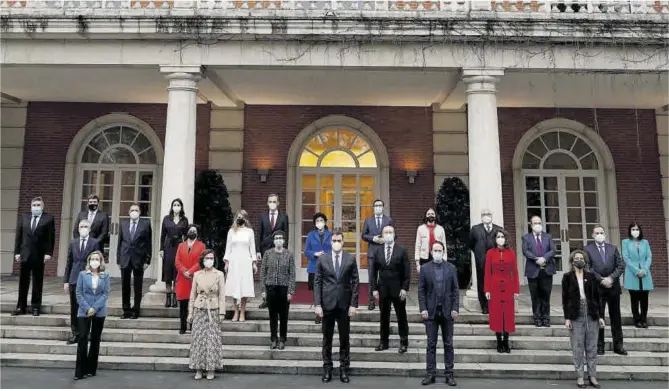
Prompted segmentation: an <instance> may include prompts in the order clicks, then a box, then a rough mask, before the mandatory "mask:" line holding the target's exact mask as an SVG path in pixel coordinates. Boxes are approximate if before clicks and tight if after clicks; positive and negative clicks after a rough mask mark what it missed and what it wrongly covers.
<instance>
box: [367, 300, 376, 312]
mask: <svg viewBox="0 0 669 391" xmlns="http://www.w3.org/2000/svg"><path fill="white" fill-rule="evenodd" d="M374 308H376V303H374V302H373V301H372V302H370V303H369V305H368V306H367V309H368V310H370V311H374Z"/></svg>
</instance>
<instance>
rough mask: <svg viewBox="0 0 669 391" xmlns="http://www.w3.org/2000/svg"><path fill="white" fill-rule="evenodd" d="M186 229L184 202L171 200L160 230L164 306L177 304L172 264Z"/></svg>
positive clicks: (174, 269)
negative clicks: (170, 205) (164, 288)
mask: <svg viewBox="0 0 669 391" xmlns="http://www.w3.org/2000/svg"><path fill="white" fill-rule="evenodd" d="M187 231H188V219H187V218H186V214H185V212H184V204H183V202H182V201H181V199H180V198H177V199H175V200H174V201H172V207H171V208H170V213H169V214H167V215H166V216H165V217H164V218H163V225H162V229H161V230H160V256H161V257H162V259H163V282H164V283H165V286H166V288H167V291H166V293H165V308H169V307H173V308H176V306H177V295H176V293H174V280H175V279H176V276H177V269H176V267H175V265H174V262H175V259H176V254H177V248H178V247H179V244H181V242H183V241H184V236H185V235H186V232H187Z"/></svg>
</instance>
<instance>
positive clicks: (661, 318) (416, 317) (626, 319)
mask: <svg viewBox="0 0 669 391" xmlns="http://www.w3.org/2000/svg"><path fill="white" fill-rule="evenodd" d="M15 306H16V303H8V302H4V303H2V304H0V312H2V313H7V314H8V313H10V312H11V311H13V310H14V308H15ZM255 307H256V308H250V309H249V310H248V311H247V312H246V319H247V320H253V319H255V320H266V319H269V313H268V311H267V310H261V309H258V308H257V306H255ZM228 308H230V304H228ZM553 308H554V311H553V313H552V315H551V322H552V323H553V324H555V325H559V324H563V323H564V317H563V315H562V311H561V310H559V308H558V306H556V305H553ZM462 311H463V312H462V314H461V315H460V318H459V322H461V323H472V324H487V323H488V315H483V314H481V313H470V312H466V311H465V310H464V309H463V310H462ZM651 311H652V309H651ZM42 313H43V314H62V315H69V313H70V305H69V304H67V303H62V304H47V305H42ZM407 313H408V318H409V322H410V323H422V319H421V317H420V313H419V312H418V307H415V306H413V307H408V308H407ZM109 314H110V315H111V316H121V315H122V314H123V310H122V309H121V307H120V306H119V305H118V304H116V303H112V304H110V306H109ZM231 314H232V312H231V311H227V313H226V316H227V318H228V319H230V318H231V317H232V316H231ZM379 316H380V315H379V311H378V309H377V310H374V311H369V310H367V309H366V308H360V309H359V311H358V314H357V315H356V316H355V320H356V321H359V322H378V321H379ZM141 317H142V318H156V317H158V318H178V317H179V310H178V309H177V308H164V307H148V306H146V307H143V308H142V311H141ZM314 318H315V315H314V312H313V309H310V308H309V306H306V305H295V306H291V308H290V315H289V319H291V320H305V321H309V320H313V319H314ZM391 319H395V315H394V314H391ZM622 322H623V325H634V320H633V318H632V316H631V314H623V317H622ZM608 323H609V321H608V318H607V324H608ZM516 324H527V325H529V324H532V316H531V315H530V313H529V312H527V310H522V311H519V312H518V313H517V315H516ZM648 325H649V326H669V316H668V315H667V314H666V313H665V314H653V313H651V314H649V315H648Z"/></svg>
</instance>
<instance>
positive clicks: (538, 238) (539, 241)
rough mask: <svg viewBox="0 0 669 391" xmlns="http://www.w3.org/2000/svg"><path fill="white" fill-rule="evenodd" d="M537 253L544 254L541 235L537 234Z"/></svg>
mask: <svg viewBox="0 0 669 391" xmlns="http://www.w3.org/2000/svg"><path fill="white" fill-rule="evenodd" d="M537 255H538V256H542V255H544V249H543V248H542V247H541V236H539V235H537Z"/></svg>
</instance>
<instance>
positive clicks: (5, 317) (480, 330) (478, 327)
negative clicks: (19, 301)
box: [0, 314, 669, 338]
mask: <svg viewBox="0 0 669 391" xmlns="http://www.w3.org/2000/svg"><path fill="white" fill-rule="evenodd" d="M0 324H2V325H6V326H57V327H65V326H69V324H70V317H69V315H62V314H46V315H41V316H38V317H34V316H11V315H10V314H0ZM288 327H289V332H291V333H293V332H294V333H320V332H321V325H319V324H316V323H314V322H313V321H304V320H291V321H290V322H289V323H288ZM105 329H152V330H178V329H179V320H178V319H175V318H140V319H121V318H119V317H115V316H108V317H107V319H105ZM222 330H223V332H226V331H244V332H253V331H255V332H261V333H269V321H268V320H257V319H256V320H247V321H246V322H229V321H226V322H223V324H222ZM454 331H455V335H481V336H484V337H490V336H491V335H492V332H491V331H490V328H489V327H488V325H487V324H466V323H464V324H463V323H460V322H459V321H458V322H457V323H456V324H455V328H454ZM351 332H352V333H353V334H373V335H378V334H379V323H378V322H357V321H354V322H351ZM397 332H398V329H397V324H396V323H392V324H391V333H392V334H397ZM610 332H611V329H610V328H609V327H607V328H606V335H610ZM409 334H414V335H425V327H424V326H423V324H421V323H410V324H409ZM623 335H624V336H625V338H667V337H669V328H667V327H662V326H660V327H651V328H648V329H637V328H635V327H633V326H625V327H623ZM514 336H528V337H529V336H533V337H536V336H546V337H550V336H555V337H567V336H569V330H568V329H567V328H565V327H564V326H563V325H562V324H557V325H554V326H553V327H535V326H534V325H518V326H517V327H516V332H515V333H514Z"/></svg>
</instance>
